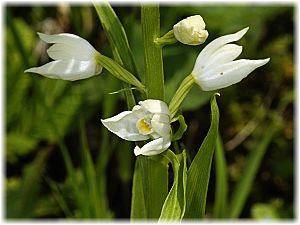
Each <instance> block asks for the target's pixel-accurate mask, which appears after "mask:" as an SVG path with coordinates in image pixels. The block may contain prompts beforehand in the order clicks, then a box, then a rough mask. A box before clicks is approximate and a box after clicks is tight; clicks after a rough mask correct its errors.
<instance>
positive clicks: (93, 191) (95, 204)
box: [80, 116, 111, 218]
mask: <svg viewBox="0 0 300 225" xmlns="http://www.w3.org/2000/svg"><path fill="white" fill-rule="evenodd" d="M80 141H81V147H80V153H81V159H82V172H83V175H84V179H85V181H84V184H85V185H86V188H87V192H86V195H85V197H86V200H88V201H86V203H85V206H86V207H88V208H89V210H88V212H89V213H90V217H91V218H108V217H111V213H110V211H109V208H108V203H107V201H106V198H105V197H103V196H101V195H100V194H101V193H102V190H100V188H101V187H100V188H98V186H97V175H96V172H95V167H94V164H93V160H92V156H91V153H90V150H89V147H88V142H87V134H86V128H85V124H84V119H83V116H81V119H80Z"/></svg>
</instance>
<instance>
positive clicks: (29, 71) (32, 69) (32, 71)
mask: <svg viewBox="0 0 300 225" xmlns="http://www.w3.org/2000/svg"><path fill="white" fill-rule="evenodd" d="M24 73H39V72H38V71H37V69H36V68H35V67H34V68H30V69H27V70H25V71H24Z"/></svg>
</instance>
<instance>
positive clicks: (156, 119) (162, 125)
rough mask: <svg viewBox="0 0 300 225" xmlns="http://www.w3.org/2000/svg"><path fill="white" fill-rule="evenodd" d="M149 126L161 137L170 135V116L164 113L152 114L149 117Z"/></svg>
mask: <svg viewBox="0 0 300 225" xmlns="http://www.w3.org/2000/svg"><path fill="white" fill-rule="evenodd" d="M151 126H152V128H153V130H154V131H155V132H156V133H158V134H159V135H160V136H162V137H164V136H168V135H170V132H171V125H170V117H169V116H168V115H166V114H154V115H153V117H152V119H151Z"/></svg>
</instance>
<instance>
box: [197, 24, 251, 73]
mask: <svg viewBox="0 0 300 225" xmlns="http://www.w3.org/2000/svg"><path fill="white" fill-rule="evenodd" d="M248 29H249V27H247V28H244V29H242V30H240V31H238V32H236V33H234V34H228V35H225V36H222V37H219V38H217V39H215V40H213V41H212V42H210V43H209V44H208V45H207V46H205V48H204V49H203V50H202V51H201V52H200V54H199V55H198V57H197V59H196V63H195V67H194V69H193V71H200V69H201V68H202V67H203V66H205V64H206V63H207V61H208V60H209V59H210V57H211V55H212V54H213V53H214V52H215V51H216V50H217V49H219V48H220V47H222V46H223V45H225V44H227V43H230V42H234V41H238V40H239V39H241V38H242V37H243V36H244V35H245V33H246V32H247V31H248Z"/></svg>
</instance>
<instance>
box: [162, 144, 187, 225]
mask: <svg viewBox="0 0 300 225" xmlns="http://www.w3.org/2000/svg"><path fill="white" fill-rule="evenodd" d="M166 153H169V154H170V155H171V156H172V158H171V160H170V161H171V163H172V167H173V172H174V182H173V186H172V188H171V190H170V192H169V194H168V196H167V198H166V200H165V203H164V205H163V208H162V211H161V214H160V218H159V221H160V222H163V221H172V220H173V221H180V220H181V219H182V218H183V215H184V212H185V206H186V179H187V167H186V153H185V150H184V151H183V152H182V153H181V154H179V155H175V154H174V153H173V152H171V151H170V150H168V151H167V152H166Z"/></svg>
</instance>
